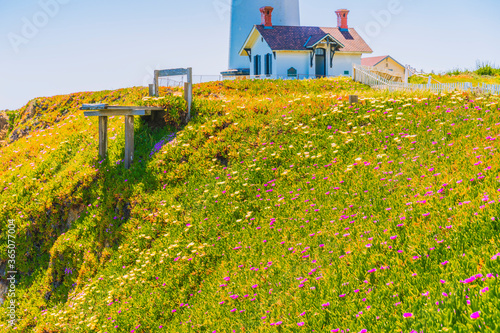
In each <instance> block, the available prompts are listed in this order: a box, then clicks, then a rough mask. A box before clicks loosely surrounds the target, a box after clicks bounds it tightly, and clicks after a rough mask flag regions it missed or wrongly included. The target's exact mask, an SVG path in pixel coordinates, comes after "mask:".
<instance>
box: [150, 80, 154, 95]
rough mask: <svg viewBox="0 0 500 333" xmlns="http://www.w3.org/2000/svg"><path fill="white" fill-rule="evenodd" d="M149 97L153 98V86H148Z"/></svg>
mask: <svg viewBox="0 0 500 333" xmlns="http://www.w3.org/2000/svg"><path fill="white" fill-rule="evenodd" d="M149 96H150V97H154V96H155V84H154V83H153V84H150V85H149Z"/></svg>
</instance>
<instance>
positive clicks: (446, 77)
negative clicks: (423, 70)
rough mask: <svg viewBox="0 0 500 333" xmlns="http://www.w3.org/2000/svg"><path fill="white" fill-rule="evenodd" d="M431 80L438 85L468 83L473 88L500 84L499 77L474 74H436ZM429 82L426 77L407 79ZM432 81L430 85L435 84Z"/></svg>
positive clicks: (411, 81) (419, 82) (421, 82)
mask: <svg viewBox="0 0 500 333" xmlns="http://www.w3.org/2000/svg"><path fill="white" fill-rule="evenodd" d="M432 78H433V79H435V80H436V81H438V82H439V83H467V82H470V83H472V84H473V85H474V86H477V85H478V84H482V83H485V84H500V75H497V76H482V75H478V74H475V73H460V74H437V75H432ZM428 81H429V78H428V76H417V75H414V76H412V77H410V78H409V82H410V83H417V84H427V83H428ZM436 81H434V80H433V81H432V83H436Z"/></svg>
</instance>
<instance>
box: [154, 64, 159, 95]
mask: <svg viewBox="0 0 500 333" xmlns="http://www.w3.org/2000/svg"><path fill="white" fill-rule="evenodd" d="M158 76H159V71H157V70H155V78H154V80H155V82H154V85H155V86H154V90H155V93H154V95H155V97H159V96H160V87H159V79H158Z"/></svg>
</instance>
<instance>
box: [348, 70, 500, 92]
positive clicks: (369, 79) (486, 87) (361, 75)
mask: <svg viewBox="0 0 500 333" xmlns="http://www.w3.org/2000/svg"><path fill="white" fill-rule="evenodd" d="M353 79H354V81H356V82H360V83H363V84H366V85H369V86H370V87H372V88H374V89H387V90H389V91H395V90H407V91H416V90H430V91H433V92H438V93H439V92H444V91H455V90H458V91H470V92H478V93H491V94H500V85H499V84H484V83H482V84H479V85H478V86H476V87H474V86H473V85H472V83H470V82H465V83H432V84H415V83H404V82H394V81H389V80H387V79H384V78H383V77H381V76H380V75H377V74H376V73H374V72H372V71H371V70H370V69H369V68H367V67H365V66H360V65H353Z"/></svg>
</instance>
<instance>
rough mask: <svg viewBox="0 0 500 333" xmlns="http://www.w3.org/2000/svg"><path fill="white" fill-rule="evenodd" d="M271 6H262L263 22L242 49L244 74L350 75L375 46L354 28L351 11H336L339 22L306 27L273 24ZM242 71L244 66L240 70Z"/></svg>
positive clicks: (253, 30)
mask: <svg viewBox="0 0 500 333" xmlns="http://www.w3.org/2000/svg"><path fill="white" fill-rule="evenodd" d="M273 10H274V8H273V7H271V6H265V7H261V8H260V13H261V20H262V22H261V24H260V25H254V26H253V28H252V29H251V31H250V33H249V34H248V36H247V38H246V40H245V42H244V44H243V45H241V48H240V50H239V53H238V54H239V56H240V57H246V58H247V59H248V60H247V62H248V65H249V71H244V72H246V73H245V74H247V73H248V74H250V75H251V76H259V77H269V78H311V77H324V76H350V75H352V67H353V64H358V65H361V56H362V55H363V54H366V53H372V52H373V51H372V49H371V48H370V47H369V46H368V44H367V43H366V42H365V41H364V40H363V38H361V36H360V35H359V34H358V33H357V32H356V30H355V29H354V28H349V27H348V24H347V18H348V14H349V11H348V10H346V9H341V10H338V11H336V12H335V13H336V14H337V26H336V27H330V28H324V27H305V26H284V25H273V21H272V20H273V18H272V15H273ZM239 71H240V72H241V69H240V70H239Z"/></svg>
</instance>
